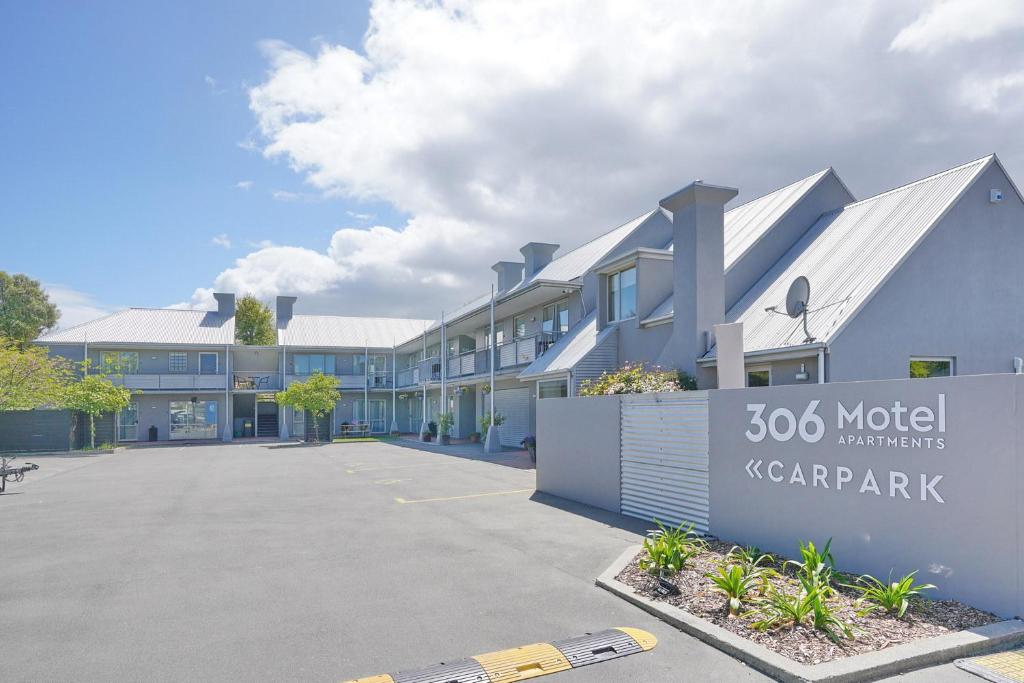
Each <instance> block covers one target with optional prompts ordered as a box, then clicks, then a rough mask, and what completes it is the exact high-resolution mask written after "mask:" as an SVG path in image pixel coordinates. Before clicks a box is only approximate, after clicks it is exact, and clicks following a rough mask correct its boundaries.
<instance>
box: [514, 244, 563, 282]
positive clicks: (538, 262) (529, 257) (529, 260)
mask: <svg viewBox="0 0 1024 683" xmlns="http://www.w3.org/2000/svg"><path fill="white" fill-rule="evenodd" d="M558 246H559V245H557V244H548V243H547V242H528V243H527V244H525V245H523V248H522V249H520V250H519V253H520V254H522V255H523V259H524V260H525V261H526V263H525V264H524V265H525V268H526V277H533V276H534V275H536V274H537V273H538V272H539V271H540V269H541V268H543V267H544V266H546V265H547V264H549V263H551V259H552V258H553V257H554V255H555V252H556V251H558Z"/></svg>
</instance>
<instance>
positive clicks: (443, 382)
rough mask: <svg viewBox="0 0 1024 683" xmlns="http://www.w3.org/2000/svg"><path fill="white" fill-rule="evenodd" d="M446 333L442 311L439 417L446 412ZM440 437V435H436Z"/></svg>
mask: <svg viewBox="0 0 1024 683" xmlns="http://www.w3.org/2000/svg"><path fill="white" fill-rule="evenodd" d="M447 376H448V333H447V331H446V330H445V329H444V311H441V415H444V414H445V413H447V412H448V393H447V392H448V381H447ZM438 417H440V416H438ZM438 436H440V435H438Z"/></svg>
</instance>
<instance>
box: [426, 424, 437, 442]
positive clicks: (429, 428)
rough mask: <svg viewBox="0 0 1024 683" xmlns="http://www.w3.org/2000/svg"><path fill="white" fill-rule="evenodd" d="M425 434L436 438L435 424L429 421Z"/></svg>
mask: <svg viewBox="0 0 1024 683" xmlns="http://www.w3.org/2000/svg"><path fill="white" fill-rule="evenodd" d="M427 432H429V433H430V437H431V438H437V423H436V422H434V421H430V422H428V423H427Z"/></svg>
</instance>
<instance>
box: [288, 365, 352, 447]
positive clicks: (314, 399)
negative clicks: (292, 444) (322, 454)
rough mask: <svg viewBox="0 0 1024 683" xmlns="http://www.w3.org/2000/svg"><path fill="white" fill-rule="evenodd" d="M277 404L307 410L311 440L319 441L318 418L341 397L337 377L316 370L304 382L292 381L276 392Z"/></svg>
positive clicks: (329, 409)
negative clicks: (311, 431)
mask: <svg viewBox="0 0 1024 683" xmlns="http://www.w3.org/2000/svg"><path fill="white" fill-rule="evenodd" d="M276 399H277V402H278V404H280V405H283V406H291V407H292V409H293V410H300V411H308V412H309V413H310V415H312V416H313V440H314V441H315V442H316V443H319V442H320V418H322V417H323V416H324V415H326V414H327V413H329V412H331V409H332V408H334V405H335V404H336V403H337V402H338V401H339V400H340V399H341V394H340V393H339V392H338V379H337V378H336V377H333V376H328V375H324V374H323V373H320V372H317V373H314V374H312V375H310V376H309V379H307V380H306V381H304V382H294V383H292V384H291V385H289V386H288V388H287V389H285V390H284V391H279V392H277V395H276Z"/></svg>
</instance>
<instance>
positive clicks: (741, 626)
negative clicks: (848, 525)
mask: <svg viewBox="0 0 1024 683" xmlns="http://www.w3.org/2000/svg"><path fill="white" fill-rule="evenodd" d="M732 548H733V544H731V543H725V542H723V541H719V540H716V539H710V540H708V543H707V547H706V548H705V549H702V550H700V552H699V553H698V554H697V555H695V556H694V557H692V558H690V559H689V561H688V562H687V564H686V566H685V568H684V569H683V570H682V571H681V572H679V573H678V574H676V575H674V576H673V577H672V578H671V582H672V583H674V584H675V585H676V586H677V587H678V588H679V594H678V595H669V596H666V595H662V594H660V593H658V591H657V590H656V588H657V586H658V581H657V579H656V578H654V577H653V576H651V575H650V574H649V573H647V572H646V571H644V570H642V569H641V568H640V566H639V561H640V559H641V558H642V557H644V556H645V555H646V551H640V553H638V554H637V555H636V557H634V558H633V559H632V561H630V562H629V563H628V564H627V565H626V567H625V568H624V569H623V570H622V571H621V572H619V574H618V576H617V577H616V578H617V580H618V581H620V582H622V583H624V584H626V585H627V586H629V587H630V588H632V589H633V590H634V591H635V592H636V593H638V594H639V595H642V596H644V597H646V598H647V599H649V600H653V601H655V602H660V603H666V604H669V605H672V606H674V607H678V608H679V609H682V610H684V611H686V612H688V613H690V614H692V615H694V616H697V617H700V618H701V619H705V620H707V621H709V622H711V623H713V624H715V625H717V626H719V627H721V628H724V629H726V630H728V631H730V632H732V633H734V634H736V635H738V636H741V637H743V638H746V639H748V640H750V641H752V642H754V643H757V644H758V645H761V646H762V647H765V648H767V649H768V650H770V651H772V652H775V653H778V654H780V655H783V656H785V657H787V658H789V659H791V660H793V661H796V662H800V663H802V664H809V665H814V664H819V663H822V662H828V661H832V660H836V659H840V658H843V657H848V656H851V655H857V654H863V653H867V652H876V651H880V650H884V649H887V648H890V647H892V646H895V645H899V644H902V643H909V642H912V641H916V640H921V639H926V638H933V637H935V636H941V635H945V634H949V633H955V632H958V631H963V630H965V629H971V628H975V627H978V626H984V625H987V624H992V623H995V622H998V621H1000V619H999V618H998V617H996V616H995V615H993V614H990V613H988V612H983V611H981V610H977V609H974V608H973V607H970V606H968V605H964V604H963V603H960V602H957V601H955V600H930V599H926V598H911V600H910V607H909V608H908V610H907V612H906V614H905V615H904V616H903V618H901V619H898V618H896V617H895V616H893V615H890V614H889V613H887V612H885V611H883V610H876V611H874V612H871V613H869V614H863V615H862V614H859V612H860V611H861V610H862V608H863V607H864V604H860V605H858V604H857V603H856V601H857V599H858V598H859V597H860V594H859V593H858V592H857V591H854V590H852V589H849V588H844V587H842V586H841V585H840V584H853V583H855V581H856V578H857V577H856V576H855V575H851V574H845V573H841V572H838V571H836V573H835V574H834V575H833V582H832V585H833V587H834V590H835V592H834V594H833V595H832V597H830V598H829V599H828V601H827V602H828V604H829V606H830V607H831V609H832V612H833V614H835V615H836V616H837V617H838V618H839V619H841V620H843V621H844V622H846V623H847V624H848V625H849V626H850V628H851V629H852V632H853V637H852V638H839V639H837V640H832V639H830V638H829V636H828V635H826V634H825V633H824V632H822V631H819V630H816V629H814V628H812V627H811V626H809V625H802V626H795V627H792V626H783V627H776V628H771V629H767V630H758V629H756V628H754V626H753V624H754V623H755V622H756V621H758V620H759V619H760V618H761V615H760V614H759V608H758V601H759V599H760V595H759V592H760V591H755V593H754V594H753V595H752V596H750V597H748V598H747V599H746V600H744V602H743V605H742V607H741V609H740V610H739V613H738V614H737V615H735V616H732V615H730V614H729V609H728V603H727V599H726V597H725V596H724V595H723V594H722V593H721V592H720V591H718V590H717V589H716V588H715V586H714V584H713V583H712V582H711V579H709V578H708V577H707V576H706V574H709V573H712V572H715V571H716V570H717V569H718V568H719V567H720V566H722V565H723V563H724V564H729V562H730V561H729V560H727V559H726V558H727V556H728V554H729V551H730V549H732ZM836 554H837V555H838V556H839V557H838V558H837V559H838V561H839V563H840V565H841V561H842V556H841V549H837V550H836ZM774 559H775V561H774V562H773V563H771V565H768V566H770V567H771V568H772V569H774V570H775V571H776V572H777V575H775V576H769V577H768V578H767V580H768V582H769V583H770V584H771V586H772V588H773V589H775V590H778V591H782V592H785V593H788V594H791V595H798V594H800V591H801V584H800V583H799V581H798V580H797V578H796V573H795V570H794V569H793V568H792V567H791V566H786V565H785V564H784V561H785V559H786V558H782V557H779V556H776V557H775V558H774Z"/></svg>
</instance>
